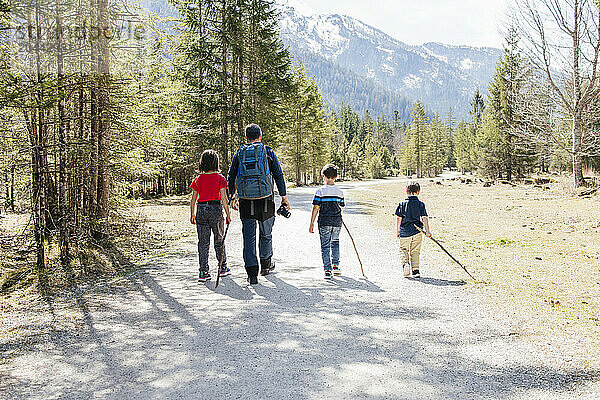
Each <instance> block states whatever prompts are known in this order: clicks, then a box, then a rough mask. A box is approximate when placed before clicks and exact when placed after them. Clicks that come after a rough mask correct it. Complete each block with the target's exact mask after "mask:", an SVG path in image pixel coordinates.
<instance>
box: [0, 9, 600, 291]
mask: <svg viewBox="0 0 600 400" xmlns="http://www.w3.org/2000/svg"><path fill="white" fill-rule="evenodd" d="M517 3H518V4H517V6H516V10H518V13H517V16H518V18H521V19H522V20H524V21H533V22H535V21H541V20H542V19H543V18H547V20H545V21H544V22H545V24H538V25H536V24H535V23H527V24H526V23H518V21H516V22H515V23H514V24H512V25H511V27H510V28H509V29H507V33H506V39H505V48H504V54H503V56H502V58H501V59H500V60H498V64H497V70H496V74H495V75H494V77H493V79H492V81H491V82H490V83H489V87H488V88H487V89H488V92H489V94H487V93H486V94H483V93H482V92H480V91H476V92H475V93H473V97H472V103H471V109H470V111H469V118H468V119H467V120H464V121H458V120H456V118H455V117H454V112H453V110H451V109H450V110H448V112H447V113H446V114H445V115H438V114H435V113H431V112H430V111H428V109H427V104H422V103H421V102H420V101H419V99H413V100H412V101H411V103H408V102H407V100H406V99H404V98H399V97H397V96H394V95H393V94H392V92H390V93H389V94H388V95H387V96H386V97H385V98H381V96H378V97H373V96H371V97H370V96H369V90H368V89H369V85H368V84H367V83H365V82H363V81H362V80H361V78H360V77H357V78H356V86H355V87H354V88H351V90H354V91H357V92H359V93H362V92H364V97H365V106H364V108H363V109H359V110H355V109H352V108H351V107H349V106H348V105H345V104H344V103H343V95H340V102H339V104H327V103H326V102H325V101H324V99H323V98H322V96H321V93H320V89H319V87H318V86H317V83H316V81H315V80H314V78H312V77H311V72H312V71H307V70H306V68H305V66H304V65H302V64H301V63H299V62H297V61H295V59H294V55H293V54H290V52H289V51H288V49H286V48H285V46H284V45H283V44H282V41H281V40H280V38H279V35H278V21H279V20H278V12H277V9H276V7H275V5H274V2H273V0H172V5H173V6H174V7H176V8H177V10H178V12H179V15H180V18H179V19H177V20H173V19H168V18H167V19H165V18H159V17H157V16H155V15H152V14H151V13H148V12H145V11H144V10H143V9H141V8H139V7H138V6H136V5H132V4H129V3H121V2H119V1H112V0H91V1H86V2H82V1H80V0H20V1H18V2H17V1H7V0H1V3H0V24H1V26H2V29H1V30H0V36H1V38H0V46H1V47H0V216H1V215H2V214H4V213H7V212H11V213H24V214H27V215H30V219H29V222H28V223H27V225H26V226H25V227H24V228H23V231H22V232H20V233H19V235H18V236H15V237H13V238H12V239H11V240H10V241H6V242H3V243H2V246H4V247H6V248H7V249H8V248H13V247H14V246H15V245H17V247H18V249H19V251H22V253H23V254H25V255H23V257H22V258H21V260H23V259H24V260H26V262H17V263H16V264H15V265H18V267H17V266H15V267H14V268H13V266H11V273H10V274H8V273H7V274H3V276H2V278H1V279H0V286H1V288H0V289H2V290H5V289H6V288H9V287H11V285H13V284H14V283H15V282H17V281H19V280H22V279H23V277H27V276H35V277H36V279H38V280H39V282H38V283H39V285H40V286H41V287H46V286H52V279H55V278H54V277H55V276H58V275H60V276H62V277H65V278H66V279H67V280H70V279H77V278H78V277H81V276H84V275H86V274H87V273H89V271H88V270H87V269H86V268H89V265H92V264H94V263H95V262H97V261H98V260H99V259H109V260H113V258H114V257H113V256H112V255H111V254H112V253H111V252H110V249H111V248H112V247H113V246H114V241H115V238H118V237H119V236H120V235H122V234H126V232H125V230H126V229H127V226H128V224H129V222H131V221H129V220H128V218H129V216H128V215H127V210H128V209H129V207H131V206H132V204H134V202H135V201H136V200H138V199H148V198H152V197H161V196H169V195H183V194H187V193H188V192H189V184H190V183H191V181H192V179H193V178H194V176H195V175H196V171H197V168H198V160H199V156H200V154H201V153H202V151H203V150H205V149H208V148H212V149H215V150H217V151H218V153H219V154H220V159H221V169H222V171H223V173H226V171H227V168H228V164H229V162H230V160H231V159H232V157H233V155H234V154H235V151H236V150H237V148H238V147H239V145H240V144H242V143H243V142H244V140H245V139H244V128H245V126H246V125H247V124H248V123H257V124H259V125H260V126H261V128H262V131H263V132H264V142H265V143H266V144H267V145H269V146H271V147H273V148H274V149H275V151H276V153H277V154H278V155H279V157H280V159H281V161H282V164H283V166H284V171H285V174H286V178H287V179H288V181H289V182H292V183H295V184H296V185H305V184H313V183H319V182H320V181H321V177H320V170H321V168H322V166H323V165H324V164H326V163H330V162H332V163H335V164H336V165H338V166H339V168H340V178H341V179H347V180H348V179H365V178H383V177H388V176H414V177H419V178H421V177H434V176H436V175H438V174H440V173H442V171H443V170H444V169H458V170H460V171H463V172H467V171H469V172H474V173H478V174H480V175H481V176H482V177H484V178H485V179H487V180H494V179H505V180H509V181H510V180H515V179H522V178H525V177H529V176H531V175H532V174H538V173H544V174H545V173H551V172H555V173H565V174H569V175H571V176H572V182H573V186H574V187H579V186H583V185H585V184H586V183H587V181H586V175H587V176H590V175H592V174H593V172H594V171H597V170H598V169H600V118H599V117H600V113H599V112H598V111H599V109H598V106H599V105H600V78H599V77H598V74H600V71H598V56H599V55H600V36H599V33H598V32H599V31H598V26H599V25H600V20H599V12H598V7H597V6H595V5H594V6H590V4H591V3H589V4H588V3H587V2H582V1H581V0H573V1H572V2H571V3H573V4H574V7H578V6H577V5H578V4H580V5H581V7H580V8H579V9H578V11H577V12H576V13H574V14H573V13H570V11H569V10H570V8H569V7H572V6H567V5H564V6H561V5H558V6H556V14H554V15H550V16H548V15H545V14H544V15H542V14H540V12H539V11H538V10H536V9H528V8H527V4H528V3H527V2H517ZM548 3H550V1H548ZM552 3H555V2H552ZM559 3H560V2H558V3H556V4H559ZM583 3H585V4H586V5H585V6H584V5H583ZM561 4H562V3H561ZM561 7H562V8H561ZM532 26H533V28H531V29H529V28H522V27H532ZM544 29H552V31H553V32H554V31H555V30H558V31H560V32H562V33H563V34H564V35H563V36H565V37H561V35H560V34H558V35H557V36H558V37H555V36H553V35H546V34H545V33H546V32H545V31H544ZM558 43H562V44H564V43H566V45H560V46H559V45H558ZM565 46H566V47H565ZM549 52H554V53H556V54H553V55H552V54H549ZM559 56H560V57H561V62H559V63H558V64H556V63H555V62H554V60H555V59H556V58H557V57H559ZM325 73H327V74H328V76H329V75H330V76H331V79H330V82H331V85H333V86H335V85H336V73H337V72H336V71H325ZM339 73H344V71H341V72H339ZM370 103H376V104H382V103H385V104H386V107H385V109H386V110H387V112H386V113H385V114H381V115H373V114H372V113H371V112H370V111H369V104H370ZM7 251H8V250H7ZM6 260H8V258H6ZM4 262H6V263H8V261H4V259H3V260H2V261H0V264H1V263H4ZM7 265H8V264H7ZM0 267H3V266H2V265H0Z"/></svg>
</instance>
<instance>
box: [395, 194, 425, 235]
mask: <svg viewBox="0 0 600 400" xmlns="http://www.w3.org/2000/svg"><path fill="white" fill-rule="evenodd" d="M396 215H397V216H399V217H402V223H401V224H400V237H409V236H413V235H416V234H417V233H419V231H418V230H417V228H415V225H416V226H418V227H419V228H421V229H422V228H423V223H422V222H421V217H426V216H427V210H425V203H423V202H422V201H420V200H419V198H418V197H417V196H408V198H407V199H406V200H404V201H403V202H402V203H400V204H398V208H396Z"/></svg>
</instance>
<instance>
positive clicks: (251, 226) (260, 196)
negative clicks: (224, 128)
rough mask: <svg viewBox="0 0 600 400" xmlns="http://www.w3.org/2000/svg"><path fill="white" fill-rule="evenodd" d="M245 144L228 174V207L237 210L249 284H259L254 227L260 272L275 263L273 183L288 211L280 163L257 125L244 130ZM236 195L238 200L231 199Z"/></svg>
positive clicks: (269, 268) (234, 159) (263, 273)
mask: <svg viewBox="0 0 600 400" xmlns="http://www.w3.org/2000/svg"><path fill="white" fill-rule="evenodd" d="M246 140H247V143H246V144H244V145H242V146H241V147H240V149H239V150H238V151H237V153H236V154H235V156H234V157H233V160H231V167H230V168H229V173H228V174H227V186H228V188H229V196H230V200H231V203H232V204H231V206H232V207H233V209H234V210H237V209H238V207H239V211H240V218H241V220H242V235H243V237H244V264H245V267H246V273H247V274H248V282H250V284H252V285H255V284H257V283H258V272H259V260H258V259H257V257H256V226H257V225H258V229H259V240H258V255H259V258H260V273H261V275H268V274H269V273H270V272H271V271H273V269H275V264H274V263H273V262H272V261H271V257H272V256H273V239H272V235H271V232H272V230H273V224H274V223H275V200H274V192H273V181H275V184H276V185H277V190H278V191H279V195H280V196H281V204H282V205H283V206H284V207H285V208H286V209H287V210H289V209H290V203H289V202H288V200H287V196H286V187H285V179H284V177H283V171H282V169H281V165H279V160H278V159H277V156H276V155H275V153H274V152H273V150H272V149H271V148H270V147H268V146H265V145H264V144H262V143H261V140H262V132H261V130H260V127H259V126H258V125H256V124H250V125H248V126H247V127H246ZM236 192H237V195H238V198H239V203H238V200H235V199H234V197H233V196H234V194H235V193H236Z"/></svg>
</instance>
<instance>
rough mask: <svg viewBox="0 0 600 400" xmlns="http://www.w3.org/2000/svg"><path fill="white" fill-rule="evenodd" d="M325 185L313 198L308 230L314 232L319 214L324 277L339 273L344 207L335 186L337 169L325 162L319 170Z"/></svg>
mask: <svg viewBox="0 0 600 400" xmlns="http://www.w3.org/2000/svg"><path fill="white" fill-rule="evenodd" d="M321 173H322V174H323V180H324V181H325V185H324V186H322V187H320V188H319V189H317V192H316V193H315V197H314V199H313V210H312V215H311V218H310V227H309V229H308V231H309V232H310V233H314V231H315V219H317V215H318V216H319V219H318V225H319V236H320V238H321V256H322V257H323V269H325V279H331V276H332V274H333V275H341V274H342V271H341V269H340V230H341V229H342V210H343V209H344V206H345V204H344V193H343V192H342V190H341V189H340V188H338V187H337V186H335V180H336V178H337V177H338V169H337V167H336V166H335V165H333V164H327V165H326V166H324V167H323V170H322V171H321Z"/></svg>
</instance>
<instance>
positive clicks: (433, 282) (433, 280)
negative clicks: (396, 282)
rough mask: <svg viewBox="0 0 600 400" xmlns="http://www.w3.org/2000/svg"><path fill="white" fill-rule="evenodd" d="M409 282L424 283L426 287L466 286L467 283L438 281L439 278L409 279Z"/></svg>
mask: <svg viewBox="0 0 600 400" xmlns="http://www.w3.org/2000/svg"><path fill="white" fill-rule="evenodd" d="M407 279H408V280H411V281H415V282H420V283H424V284H426V285H433V286H464V285H466V284H467V283H466V282H465V281H448V280H446V279H438V278H424V277H421V278H412V277H409V278H407Z"/></svg>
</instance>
